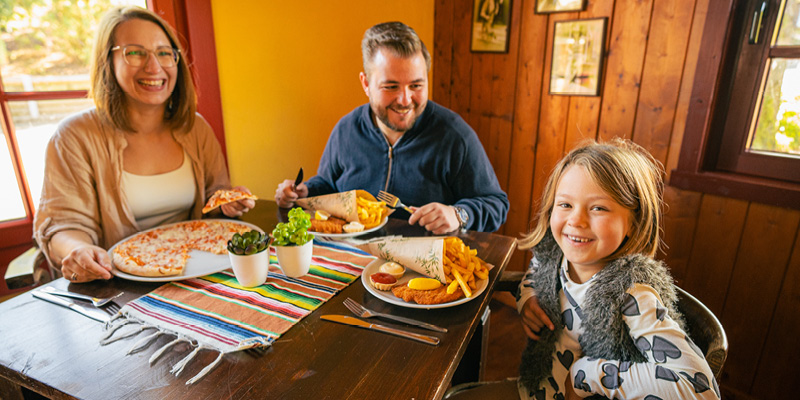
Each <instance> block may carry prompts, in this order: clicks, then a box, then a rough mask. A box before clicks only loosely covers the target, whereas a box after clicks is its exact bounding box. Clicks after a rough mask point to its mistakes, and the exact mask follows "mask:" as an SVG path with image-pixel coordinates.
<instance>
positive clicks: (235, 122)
mask: <svg viewBox="0 0 800 400" xmlns="http://www.w3.org/2000/svg"><path fill="white" fill-rule="evenodd" d="M211 4H212V10H213V11H212V12H213V18H214V33H215V36H216V50H217V63H218V67H219V80H220V90H221V96H222V113H223V118H224V123H225V140H226V145H227V150H228V165H229V168H230V173H231V181H232V183H233V184H234V185H245V186H247V187H249V188H250V190H251V191H252V192H253V193H255V194H256V195H258V196H259V197H261V198H265V199H272V198H273V197H274V194H275V188H276V187H277V185H278V183H279V182H281V181H283V180H284V179H289V178H294V176H295V175H296V174H297V170H298V168H300V167H301V166H302V167H303V168H304V169H305V172H306V179H308V178H309V177H311V176H312V175H314V174H316V171H317V166H318V165H319V158H320V156H321V155H322V151H323V149H324V148H325V143H326V142H327V140H328V135H329V134H330V132H331V129H333V126H334V125H335V124H336V122H337V121H338V120H339V118H341V117H342V116H344V115H345V114H347V113H348V112H350V111H351V110H352V109H353V108H355V107H357V106H359V105H361V104H364V103H366V102H367V97H366V96H365V95H364V92H363V91H362V90H361V86H360V84H359V82H358V73H359V72H361V69H362V68H361V50H360V45H361V37H362V36H363V34H364V31H365V30H366V29H367V28H369V27H370V26H372V25H374V24H377V23H380V22H386V21H402V22H404V23H406V24H408V25H409V26H411V27H412V28H414V30H416V31H417V33H418V34H419V35H420V37H421V38H422V40H423V42H425V45H426V46H427V47H428V50H429V51H430V52H433V0H411V1H406V2H380V1H374V0H348V1H327V0H312V1H304V2H272V1H270V2H261V1H236V2H231V1H222V0H212V2H211ZM200 79H202V77H200ZM200 95H201V96H202V93H201V94H200Z"/></svg>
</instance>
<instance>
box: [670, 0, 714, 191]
mask: <svg viewBox="0 0 800 400" xmlns="http://www.w3.org/2000/svg"><path fill="white" fill-rule="evenodd" d="M708 3H709V0H697V1H696V3H695V7H694V17H693V18H692V25H691V29H690V31H691V34H690V35H689V43H688V45H687V48H686V57H685V60H684V63H683V76H682V78H681V90H680V93H679V94H678V105H677V108H676V109H675V117H674V121H673V123H672V135H671V136H670V142H669V154H668V155H667V162H666V163H665V167H666V170H667V176H668V177H669V175H670V173H671V172H672V170H673V169H675V168H676V167H677V166H678V156H680V153H681V143H683V135H684V132H685V129H686V116H687V115H688V114H689V104H690V100H691V97H692V86H693V84H694V77H695V72H696V71H697V61H698V58H699V57H700V44H701V43H702V40H703V30H704V28H705V23H706V18H707V16H708Z"/></svg>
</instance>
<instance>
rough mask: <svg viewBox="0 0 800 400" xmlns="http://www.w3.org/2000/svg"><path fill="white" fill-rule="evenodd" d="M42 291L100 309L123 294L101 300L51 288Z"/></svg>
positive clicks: (47, 287) (46, 287)
mask: <svg viewBox="0 0 800 400" xmlns="http://www.w3.org/2000/svg"><path fill="white" fill-rule="evenodd" d="M42 290H43V291H45V292H47V293H50V294H54V295H56V296H63V297H72V298H73V299H81V300H87V301H91V302H92V304H94V306H95V307H97V308H100V307H102V306H104V305H106V304H108V302H109V301H111V300H114V299H116V298H117V297H119V296H122V294H123V293H124V292H119V293H117V294H116V295H114V296H111V297H105V298H101V297H92V296H87V295H85V294H80V293H73V292H69V291H66V290H61V289H56V288H54V287H52V286H45V287H44V288H42Z"/></svg>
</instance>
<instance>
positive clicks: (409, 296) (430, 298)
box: [392, 284, 464, 304]
mask: <svg viewBox="0 0 800 400" xmlns="http://www.w3.org/2000/svg"><path fill="white" fill-rule="evenodd" d="M392 293H394V295H395V296H397V297H399V298H401V299H403V300H404V301H406V302H409V303H410V302H415V303H417V304H442V303H449V302H451V301H456V300H458V299H460V298H462V297H464V292H462V291H461V289H459V290H456V291H455V293H453V294H447V286H446V285H443V286H440V287H439V288H437V289H433V290H417V289H410V288H409V287H408V284H405V285H402V286H395V287H393V288H392Z"/></svg>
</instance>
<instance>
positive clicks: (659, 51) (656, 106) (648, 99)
mask: <svg viewBox="0 0 800 400" xmlns="http://www.w3.org/2000/svg"><path fill="white" fill-rule="evenodd" d="M694 2H695V0H670V1H657V2H655V3H654V4H653V13H652V15H653V17H652V18H651V20H650V31H649V38H648V43H647V53H646V54H645V59H644V60H645V61H644V68H643V71H642V87H643V88H647V89H646V90H642V91H641V93H640V94H639V104H638V107H637V110H636V122H635V124H634V130H633V140H634V141H635V142H636V143H639V144H640V145H642V146H644V147H645V148H646V149H647V150H649V151H650V153H651V154H652V155H653V157H655V158H656V159H657V160H659V161H660V162H661V163H662V164H663V163H666V161H667V154H668V150H669V144H670V136H671V134H672V123H673V121H674V120H675V109H676V107H677V101H678V92H679V90H680V82H681V72H682V71H683V64H684V58H685V57H686V46H687V45H688V41H689V32H690V30H689V29H675V27H679V26H689V25H690V24H691V22H692V16H693V12H694Z"/></svg>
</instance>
